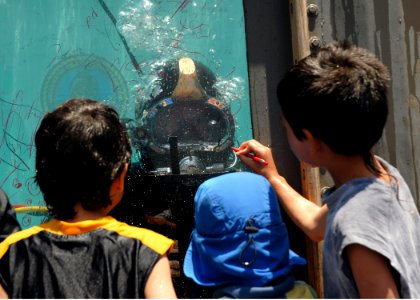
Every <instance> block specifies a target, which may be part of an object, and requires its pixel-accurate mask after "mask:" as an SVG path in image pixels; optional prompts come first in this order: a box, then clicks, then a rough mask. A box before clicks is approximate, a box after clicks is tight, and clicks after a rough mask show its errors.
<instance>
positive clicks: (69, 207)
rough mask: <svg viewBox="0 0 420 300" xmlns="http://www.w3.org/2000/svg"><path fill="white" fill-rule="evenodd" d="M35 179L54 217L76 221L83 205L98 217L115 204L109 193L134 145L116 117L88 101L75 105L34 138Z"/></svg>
mask: <svg viewBox="0 0 420 300" xmlns="http://www.w3.org/2000/svg"><path fill="white" fill-rule="evenodd" d="M35 146H36V176H35V180H36V182H37V183H38V185H39V187H40V189H41V191H42V193H43V194H44V200H45V202H46V203H47V206H48V207H49V208H50V211H51V213H52V215H53V216H55V217H57V218H58V219H62V220H66V219H70V218H72V217H74V215H75V211H74V206H75V204H76V203H78V202H79V203H80V204H81V205H82V207H83V208H84V209H86V210H90V211H94V210H98V209H100V208H103V207H106V206H107V205H109V204H110V203H111V200H110V197H109V190H110V187H111V183H112V182H113V180H114V179H115V178H117V177H118V176H119V175H120V174H121V171H122V170H123V168H124V165H125V164H126V163H130V160H131V144H130V140H129V138H128V135H127V133H126V132H125V130H124V127H123V126H122V124H121V123H120V120H119V117H118V113H117V112H116V111H115V110H114V109H113V108H111V107H109V106H107V105H105V104H103V103H100V102H97V101H94V100H90V99H72V100H69V101H67V102H65V103H63V104H62V105H60V106H59V107H58V108H57V109H55V110H54V111H53V112H51V113H47V114H46V115H45V116H44V118H43V120H42V122H41V125H40V127H39V129H38V131H37V132H36V135H35Z"/></svg>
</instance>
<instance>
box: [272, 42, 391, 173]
mask: <svg viewBox="0 0 420 300" xmlns="http://www.w3.org/2000/svg"><path fill="white" fill-rule="evenodd" d="M389 81H390V77H389V72H388V69H387V68H386V67H385V65H384V64H383V63H382V62H381V61H380V60H378V59H377V58H376V57H375V56H374V55H373V54H371V53H369V52H368V51H367V50H365V49H363V48H359V47H356V46H353V45H351V44H350V43H348V42H341V43H338V42H334V43H332V44H330V45H328V46H327V47H325V48H321V49H320V50H319V51H318V52H317V53H313V54H311V55H309V56H308V57H306V58H304V59H302V60H301V61H299V62H298V63H297V64H296V65H294V66H293V67H292V68H291V69H290V70H289V71H288V72H287V73H286V74H285V76H284V78H283V79H282V80H281V81H280V83H279V85H278V87H277V97H278V100H279V102H280V106H281V109H282V113H283V116H284V118H285V119H286V120H287V122H288V123H289V125H290V127H291V128H292V130H293V132H294V134H295V135H296V137H297V138H298V139H299V140H302V139H304V138H305V136H304V133H303V131H302V130H303V129H307V130H308V131H310V132H311V133H312V134H313V135H314V136H315V137H317V138H319V139H321V140H322V141H323V142H324V143H325V144H327V145H328V146H329V147H330V148H331V150H332V151H334V152H335V153H337V154H341V155H348V156H350V155H362V156H363V158H364V161H365V164H366V166H367V167H368V168H369V169H371V170H372V171H373V172H374V173H375V174H378V173H379V172H378V170H377V168H376V167H375V164H374V163H373V156H372V153H371V149H372V147H373V146H374V145H375V144H376V143H377V142H378V140H379V139H380V138H381V136H382V132H383V129H384V126H385V123H386V119H387V115H388V103H387V89H388V85H389Z"/></svg>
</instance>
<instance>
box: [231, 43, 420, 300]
mask: <svg viewBox="0 0 420 300" xmlns="http://www.w3.org/2000/svg"><path fill="white" fill-rule="evenodd" d="M388 82H389V74H388V71H387V69H386V67H385V66H384V65H383V64H382V63H381V62H380V61H379V60H378V59H377V58H376V57H374V55H372V54H371V53H369V52H367V51H366V50H364V49H361V48H358V47H355V46H352V45H350V44H349V43H333V44H331V45H329V46H328V47H325V48H323V49H320V51H319V52H318V53H316V54H313V55H310V56H308V57H306V58H304V59H302V60H301V61H299V62H298V63H297V64H296V65H295V66H293V67H292V68H291V69H290V70H289V71H288V72H287V73H286V75H285V76H284V78H283V79H282V80H281V81H280V83H279V85H278V90H277V96H278V99H279V102H280V106H281V109H282V118H283V121H284V125H285V127H286V131H287V137H288V140H289V144H290V147H291V149H292V151H293V152H294V154H295V155H296V156H297V157H298V159H300V160H302V161H304V162H306V163H308V164H310V165H312V166H319V167H323V168H325V169H326V170H327V171H328V172H329V173H330V174H331V176H332V178H333V180H334V184H335V185H334V187H333V188H331V189H330V190H329V191H327V192H326V193H325V194H324V195H323V205H322V206H321V207H319V206H317V205H316V204H314V203H312V202H310V201H308V200H307V199H305V198H303V197H302V196H301V195H299V194H298V193H297V192H296V191H295V190H293V189H292V188H291V187H290V186H289V185H288V184H287V182H286V180H285V179H284V178H283V177H282V176H280V175H279V174H278V172H277V169H276V166H275V164H274V160H273V157H272V154H271V150H270V149H269V148H267V147H265V146H263V145H261V144H260V143H259V142H257V141H255V140H251V141H247V142H245V143H243V144H242V145H241V146H240V151H238V152H237V154H238V155H240V157H241V160H242V161H243V162H244V163H245V164H247V165H248V166H249V167H250V168H251V169H253V170H254V171H256V172H258V173H260V174H262V175H264V176H265V177H266V178H267V179H268V180H269V182H270V183H271V185H272V186H273V188H274V189H275V191H276V193H277V195H278V197H279V199H280V202H281V204H282V205H283V207H284V208H285V209H286V211H287V213H288V214H289V215H290V217H291V218H292V219H293V220H294V222H295V223H296V224H297V225H298V226H299V227H300V228H301V229H302V230H303V231H304V232H305V233H306V234H307V235H308V236H309V237H310V238H312V239H313V240H316V241H319V240H322V239H324V245H323V253H324V255H323V257H324V258H323V274H324V293H325V297H326V298H359V297H362V298H388V297H392V298H394V297H403V298H419V297H420V284H419V282H420V233H419V228H420V216H419V213H418V211H417V208H416V206H415V203H414V200H413V197H412V195H411V193H410V191H409V189H408V187H407V184H406V183H405V181H404V179H403V178H402V177H401V175H400V173H399V172H398V170H397V169H395V168H394V167H392V166H391V165H390V164H389V163H388V162H386V161H385V160H383V159H382V158H380V157H378V156H375V155H374V154H373V153H372V148H373V146H374V145H375V144H376V143H377V142H378V140H379V139H380V137H381V135H382V131H383V128H384V125H385V122H386V117H387V114H388V106H387V87H388ZM246 153H254V154H255V155H257V156H259V157H261V158H262V159H265V160H266V161H267V162H268V165H267V166H264V165H262V164H258V163H255V162H254V161H252V160H249V159H247V158H246V157H245V156H244V154H246Z"/></svg>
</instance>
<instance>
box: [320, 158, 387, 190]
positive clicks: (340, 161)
mask: <svg viewBox="0 0 420 300" xmlns="http://www.w3.org/2000/svg"><path fill="white" fill-rule="evenodd" d="M375 164H376V165H377V168H378V169H379V170H380V171H381V174H382V175H380V176H377V175H376V174H375V173H373V172H372V171H371V170H370V169H369V168H368V167H367V166H366V164H365V162H364V160H363V157H362V156H350V157H349V156H341V155H336V156H335V157H334V158H333V159H330V160H329V161H328V162H327V163H326V164H325V168H326V169H327V170H328V172H329V173H330V174H331V176H332V178H333V180H334V183H335V187H336V188H338V187H340V186H341V185H343V184H345V183H346V182H348V181H350V180H352V179H356V178H367V177H376V178H379V179H382V180H384V181H385V182H389V181H390V179H389V176H388V175H387V171H386V170H385V168H384V167H383V166H382V164H381V163H380V162H379V161H378V160H377V159H375Z"/></svg>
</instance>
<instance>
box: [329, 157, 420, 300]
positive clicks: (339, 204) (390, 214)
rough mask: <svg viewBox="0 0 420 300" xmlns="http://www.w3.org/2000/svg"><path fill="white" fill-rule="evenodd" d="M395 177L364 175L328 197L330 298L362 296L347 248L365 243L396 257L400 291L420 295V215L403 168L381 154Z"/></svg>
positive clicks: (407, 295)
mask: <svg viewBox="0 0 420 300" xmlns="http://www.w3.org/2000/svg"><path fill="white" fill-rule="evenodd" d="M377 158H378V159H379V160H380V161H381V163H382V165H383V166H384V167H385V169H387V170H388V172H389V174H390V175H391V176H392V177H393V178H394V179H395V180H393V182H392V183H386V182H384V181H382V180H380V179H377V178H358V179H354V180H351V181H349V182H347V183H346V184H344V185H342V186H341V187H339V188H338V189H337V190H335V191H332V192H331V193H329V192H327V193H326V194H324V196H323V201H324V203H326V204H327V205H328V209H329V212H328V218H327V230H326V233H325V239H324V246H323V247H324V252H323V254H324V255H323V272H324V293H325V297H326V298H360V296H359V293H358V290H357V287H356V284H355V281H354V279H353V276H352V273H351V270H350V265H349V264H348V262H347V261H346V260H345V259H344V257H343V254H344V251H343V250H344V249H345V248H346V247H347V246H348V245H351V244H359V245H363V246H365V247H367V248H369V249H371V250H374V251H376V252H378V253H380V254H381V255H383V256H384V257H386V258H387V259H389V261H390V262H391V265H392V267H393V268H394V269H395V270H396V271H397V273H398V274H399V277H400V280H399V282H397V284H399V286H400V296H401V297H402V298H420V216H419V213H418V211H417V208H416V206H415V203H414V200H413V197H412V195H411V193H410V190H409V188H408V186H407V184H406V182H405V181H404V179H403V178H402V177H401V175H400V173H399V172H398V170H397V169H396V168H394V167H392V166H391V165H390V164H388V163H387V162H386V161H384V160H383V159H380V158H379V157H377Z"/></svg>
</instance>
